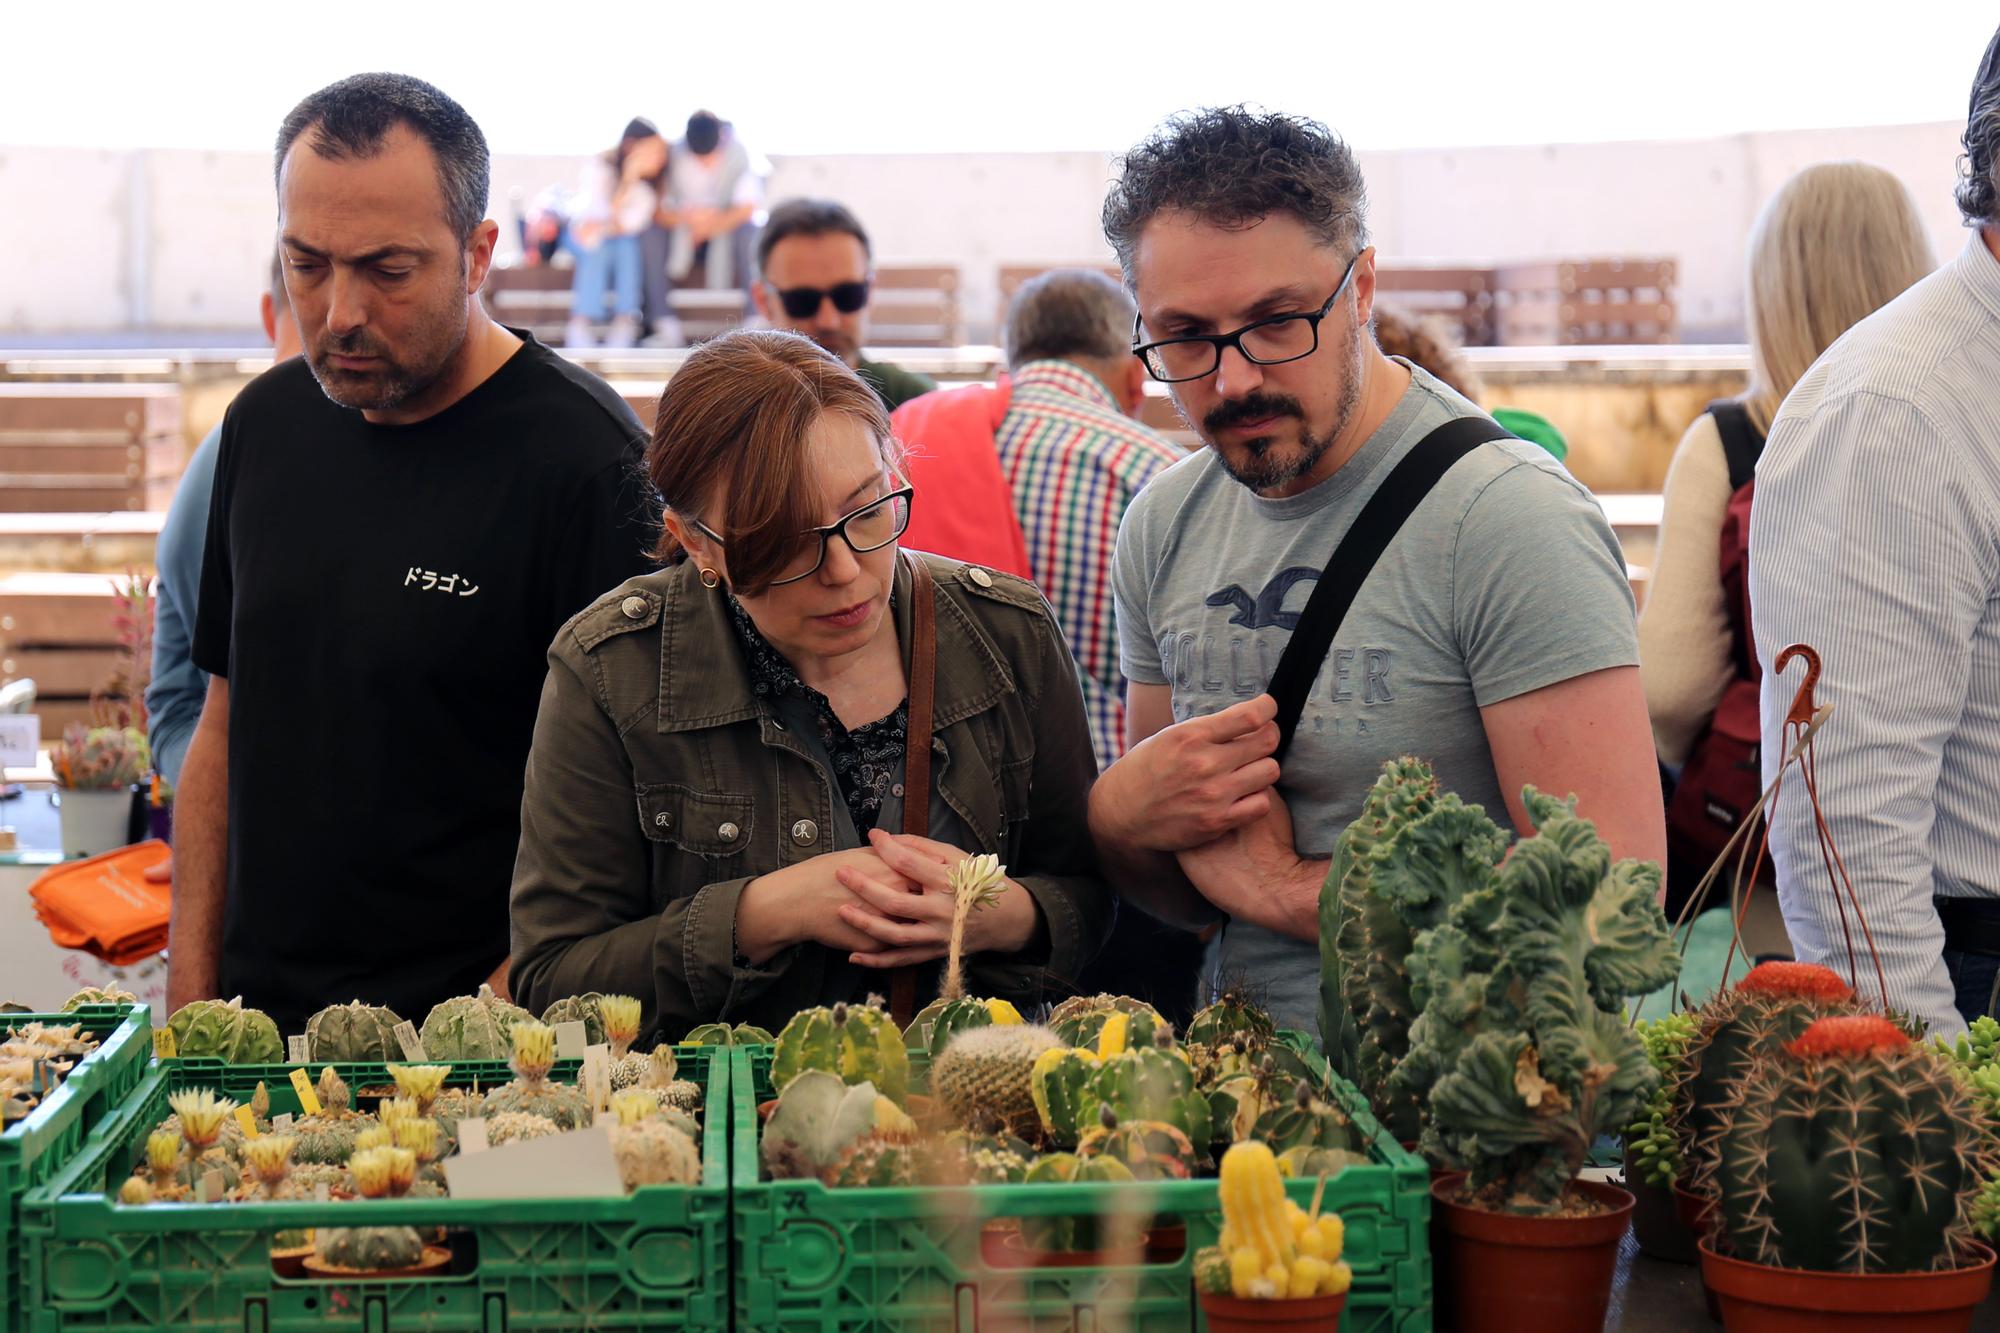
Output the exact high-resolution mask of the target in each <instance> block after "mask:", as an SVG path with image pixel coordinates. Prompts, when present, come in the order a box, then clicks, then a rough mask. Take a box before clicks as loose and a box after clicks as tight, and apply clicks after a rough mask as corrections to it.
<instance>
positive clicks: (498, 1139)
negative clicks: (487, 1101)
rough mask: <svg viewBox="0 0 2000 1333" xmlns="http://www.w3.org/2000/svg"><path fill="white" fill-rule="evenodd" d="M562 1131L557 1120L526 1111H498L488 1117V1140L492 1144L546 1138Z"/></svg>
mask: <svg viewBox="0 0 2000 1333" xmlns="http://www.w3.org/2000/svg"><path fill="white" fill-rule="evenodd" d="M560 1133H562V1131H561V1130H560V1129H557V1128H556V1122H555V1121H553V1120H551V1119H549V1118H548V1117H547V1116H540V1115H531V1114H529V1113H528V1112H526V1111H497V1112H495V1113H494V1114H492V1115H489V1116H487V1117H486V1141H487V1142H488V1143H491V1144H501V1143H516V1142H521V1141H524V1140H527V1139H545V1138H547V1137H548V1136H549V1135H551V1134H560Z"/></svg>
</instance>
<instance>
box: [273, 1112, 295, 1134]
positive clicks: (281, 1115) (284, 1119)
mask: <svg viewBox="0 0 2000 1333" xmlns="http://www.w3.org/2000/svg"><path fill="white" fill-rule="evenodd" d="M271 1128H272V1129H273V1130H275V1131H277V1132H278V1133H280V1134H289V1133H291V1132H292V1113H291V1112H290V1111H280V1112H278V1114H276V1115H274V1116H272V1117H271Z"/></svg>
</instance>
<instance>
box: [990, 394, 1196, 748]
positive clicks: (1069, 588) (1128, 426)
mask: <svg viewBox="0 0 2000 1333" xmlns="http://www.w3.org/2000/svg"><path fill="white" fill-rule="evenodd" d="M1013 384H1014V389H1013V399H1012V401H1011V403H1010V404H1009V405H1008V408H1007V415H1006V416H1005V417H1004V418H1002V420H1001V422H1000V429H999V431H998V432H997V433H996V434H995V437H994V446H995V448H996V450H997V452H998V453H999V456H1000V471H1001V473H1002V474H1003V475H1005V476H1006V478H1007V486H1008V489H1009V490H1011V491H1012V492H1013V495H1014V512H1015V514H1016V515H1017V516H1018V517H1019V518H1020V521H1021V535H1022V536H1023V537H1024V538H1025V539H1026V541H1027V545H1028V564H1029V567H1030V568H1032V569H1033V570H1034V572H1035V582H1036V583H1038V584H1040V585H1041V588H1042V592H1043V594H1044V595H1045V596H1047V597H1048V599H1049V603H1050V605H1052V606H1054V607H1055V611H1056V619H1057V621H1058V622H1059V623H1060V624H1061V625H1062V627H1063V632H1064V634H1065V636H1066V637H1067V638H1068V640H1069V648H1070V652H1071V653H1073V654H1074V655H1075V657H1076V661H1077V665H1078V666H1079V667H1081V668H1082V683H1083V702H1084V708H1085V711H1086V713H1087V714H1088V715H1089V719H1090V739H1091V745H1092V748H1094V749H1095V750H1096V752H1097V765H1098V767H1099V768H1100V769H1103V768H1106V767H1109V766H1110V764H1111V761H1112V760H1114V759H1116V758H1117V757H1118V756H1119V755H1121V754H1123V753H1124V751H1125V682H1124V677H1123V676H1122V675H1120V673H1119V670H1118V626H1117V622H1116V620H1115V618H1114V613H1113V611H1112V606H1111V551H1112V547H1113V545H1114V543H1115V542H1116V541H1117V538H1118V524H1119V523H1120V522H1121V521H1122V520H1123V519H1124V517H1125V509H1126V506H1128V505H1130V504H1131V503H1132V497H1133V496H1135V495H1137V494H1138V493H1139V488H1140V487H1142V486H1144V485H1145V484H1146V483H1147V482H1149V481H1151V480H1152V479H1153V478H1154V477H1156V476H1158V475H1159V474H1160V473H1161V472H1163V471H1165V470H1166V469H1167V467H1168V466H1169V465H1171V464H1173V463H1176V462H1178V461H1179V460H1180V458H1181V451H1180V450H1179V449H1177V448H1176V447H1174V445H1173V444H1172V443H1171V442H1169V441H1168V440H1167V439H1166V438H1165V437H1164V436H1162V435H1160V434H1158V433H1157V432H1155V431H1153V430H1150V429H1148V428H1147V427H1145V426H1142V425H1140V424H1139V423H1138V422H1136V421H1134V420H1132V419H1131V418H1130V417H1128V416H1126V415H1125V414H1124V413H1123V412H1122V411H1120V410H1119V407H1118V400H1117V399H1115V398H1113V397H1112V396H1111V394H1110V393H1109V392H1108V391H1107V390H1106V389H1105V387H1104V386H1103V385H1102V384H1101V383H1099V382H1098V380H1097V377H1096V376H1094V375H1092V374H1090V373H1089V372H1088V371H1086V370H1083V369H1081V368H1079V367H1077V366H1074V365H1071V364H1070V363H1069V362H1067V361H1031V362H1029V363H1028V364H1027V365H1025V366H1023V367H1021V369H1020V371H1019V372H1018V373H1017V374H1015V375H1014V376H1013Z"/></svg>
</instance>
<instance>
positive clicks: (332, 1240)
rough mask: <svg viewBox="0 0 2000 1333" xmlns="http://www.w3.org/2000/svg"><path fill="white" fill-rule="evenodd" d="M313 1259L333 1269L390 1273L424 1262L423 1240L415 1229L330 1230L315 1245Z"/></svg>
mask: <svg viewBox="0 0 2000 1333" xmlns="http://www.w3.org/2000/svg"><path fill="white" fill-rule="evenodd" d="M313 1257H314V1258H316V1259H318V1260H319V1261H320V1262H321V1263H323V1264H326V1265H328V1266H329V1267H333V1268H344V1269H350V1270H352V1271H354V1272H358V1273H389V1272H395V1271H396V1270H397V1269H402V1268H414V1267H416V1266H417V1265H418V1264H420V1263H422V1262H423V1260H424V1238H423V1237H422V1236H420V1235H418V1234H417V1229H416V1228H415V1227H329V1228H327V1229H325V1230H322V1231H321V1232H319V1234H318V1237H317V1238H316V1239H315V1240H314V1242H313Z"/></svg>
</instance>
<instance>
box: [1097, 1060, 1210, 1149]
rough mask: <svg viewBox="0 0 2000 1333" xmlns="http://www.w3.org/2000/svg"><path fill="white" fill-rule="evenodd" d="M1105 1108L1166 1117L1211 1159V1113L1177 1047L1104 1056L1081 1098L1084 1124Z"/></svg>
mask: <svg viewBox="0 0 2000 1333" xmlns="http://www.w3.org/2000/svg"><path fill="white" fill-rule="evenodd" d="M1101 1106H1108V1107H1109V1108H1110V1109H1111V1111H1112V1112H1113V1113H1114V1114H1116V1115H1117V1117H1118V1118H1119V1119H1120V1120H1160V1121H1165V1122H1166V1123H1167V1124H1169V1125H1172V1126H1173V1127H1174V1128H1175V1129H1178V1130H1179V1131H1180V1132H1181V1133H1183V1134H1185V1135H1187V1136H1188V1141H1189V1142H1190V1143H1192V1144H1193V1145H1194V1149H1195V1153H1196V1154H1197V1156H1198V1157H1200V1158H1202V1159H1206V1158H1207V1157H1208V1149H1209V1141H1210V1138H1211V1137H1212V1126H1213V1121H1212V1116H1213V1112H1212V1110H1211V1108H1210V1106H1209V1102H1208V1098H1206V1097H1205V1096H1203V1095H1202V1094H1201V1092H1200V1091H1198V1090H1197V1089H1196V1088H1195V1085H1194V1069H1193V1068H1192V1067H1191V1066H1190V1065H1189V1064H1188V1062H1187V1059H1186V1057H1185V1056H1183V1055H1182V1054H1181V1053H1180V1052H1179V1051H1173V1050H1163V1049H1161V1048H1160V1047H1157V1046H1152V1047H1139V1048H1136V1049H1134V1050H1129V1051H1126V1052H1125V1053H1124V1054H1122V1055H1117V1056H1113V1057H1112V1058H1111V1059H1108V1060H1100V1061H1099V1062H1098V1064H1097V1068H1096V1070H1095V1071H1094V1072H1093V1073H1092V1075H1091V1078H1090V1082H1089V1083H1088V1084H1087V1085H1086V1086H1085V1089H1084V1093H1083V1097H1082V1099H1081V1109H1082V1111H1083V1114H1084V1116H1085V1121H1084V1123H1085V1124H1086V1125H1088V1124H1089V1123H1091V1122H1092V1121H1094V1120H1095V1119H1096V1117H1097V1115H1098V1108H1099V1107H1101Z"/></svg>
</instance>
